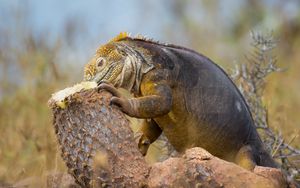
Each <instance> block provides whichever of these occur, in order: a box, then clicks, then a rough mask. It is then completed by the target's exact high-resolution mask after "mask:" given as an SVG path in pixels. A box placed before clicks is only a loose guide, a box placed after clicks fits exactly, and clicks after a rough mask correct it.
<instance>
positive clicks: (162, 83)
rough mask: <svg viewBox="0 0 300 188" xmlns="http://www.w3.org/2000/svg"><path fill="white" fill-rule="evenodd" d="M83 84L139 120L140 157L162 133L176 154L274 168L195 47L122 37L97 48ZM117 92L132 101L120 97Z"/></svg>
mask: <svg viewBox="0 0 300 188" xmlns="http://www.w3.org/2000/svg"><path fill="white" fill-rule="evenodd" d="M84 80H85V81H94V82H97V84H98V89H105V90H107V91H109V92H111V93H112V95H113V97H112V98H111V104H114V105H117V106H118V107H119V108H120V110H121V111H123V112H124V113H125V114H127V115H129V116H131V117H135V118H141V119H143V123H142V125H141V127H140V130H139V132H140V137H139V140H138V147H139V149H140V151H141V153H142V154H143V155H146V153H147V150H148V148H149V146H150V144H152V143H153V142H154V141H155V140H156V139H157V138H158V137H159V136H160V135H161V133H162V132H164V134H165V135H166V137H167V138H168V140H169V142H170V143H171V144H172V145H173V146H174V148H175V149H176V150H177V151H178V152H179V153H182V152H184V151H185V150H186V149H188V148H192V147H202V148H204V149H206V150H207V151H209V152H210V153H211V154H213V155H215V156H217V157H219V158H221V159H224V160H226V161H230V162H234V163H236V164H238V165H239V166H241V167H243V168H245V169H248V170H253V169H254V168H255V166H256V165H259V166H266V167H274V168H276V167H277V164H276V162H275V161H274V160H273V159H272V157H271V156H270V155H269V153H268V152H267V151H266V149H265V147H264V145H263V142H262V140H261V138H260V137H259V134H258V132H257V130H256V128H255V125H254V121H253V118H252V115H251V112H250V110H249V107H248V106H247V103H246V101H245V99H244V98H243V96H242V94H241V93H240V92H239V90H238V88H237V87H236V86H235V84H234V83H233V81H232V80H231V79H230V78H229V76H228V75H227V74H226V72H225V71H224V70H223V69H222V68H221V67H220V66H218V65H217V64H215V63H214V62H213V61H212V60H210V59H209V58H208V57H206V56H204V55H202V54H200V53H198V52H196V51H194V50H192V49H189V48H185V47H182V46H177V45H173V44H164V43H160V42H156V41H153V40H149V39H146V38H144V37H140V36H139V37H131V36H129V35H128V34H127V33H120V34H119V35H118V36H117V37H115V38H113V39H112V40H110V41H109V42H108V43H106V44H104V45H102V46H100V47H99V48H98V49H97V51H96V53H95V55H94V57H92V58H91V60H90V61H89V62H88V63H87V64H86V65H85V67H84ZM118 88H124V89H126V90H128V91H130V92H131V93H132V94H133V97H132V98H126V97H123V96H122V94H120V92H119V91H118Z"/></svg>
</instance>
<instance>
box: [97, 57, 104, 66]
mask: <svg viewBox="0 0 300 188" xmlns="http://www.w3.org/2000/svg"><path fill="white" fill-rule="evenodd" d="M104 62H105V59H103V58H102V57H99V58H98V59H97V60H96V65H97V67H101V66H102V65H103V64H104Z"/></svg>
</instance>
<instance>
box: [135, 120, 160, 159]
mask: <svg viewBox="0 0 300 188" xmlns="http://www.w3.org/2000/svg"><path fill="white" fill-rule="evenodd" d="M161 133H162V130H161V129H160V127H159V126H158V125H157V124H156V122H155V121H154V120H153V119H145V120H144V121H143V123H142V127H141V128H140V130H139V131H138V132H137V133H136V135H137V139H138V147H139V150H140V152H141V153H142V154H143V155H144V156H145V155H146V154H147V151H148V148H149V146H150V144H152V143H153V142H154V141H155V140H156V139H157V138H158V137H159V136H160V135H161Z"/></svg>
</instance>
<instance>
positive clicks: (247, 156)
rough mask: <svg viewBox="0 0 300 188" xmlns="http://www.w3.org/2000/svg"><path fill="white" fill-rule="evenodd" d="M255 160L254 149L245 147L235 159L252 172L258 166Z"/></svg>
mask: <svg viewBox="0 0 300 188" xmlns="http://www.w3.org/2000/svg"><path fill="white" fill-rule="evenodd" d="M255 158H256V157H255V153H254V150H253V149H252V147H251V146H249V145H245V146H243V147H241V149H240V150H239V151H238V153H237V155H236V157H235V163H236V164H238V165H239V166H241V167H243V168H245V169H247V170H251V171H252V170H253V169H254V168H255V166H256V165H257V164H256V159H255Z"/></svg>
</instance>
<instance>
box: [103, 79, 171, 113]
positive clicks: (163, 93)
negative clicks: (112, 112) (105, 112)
mask: <svg viewBox="0 0 300 188" xmlns="http://www.w3.org/2000/svg"><path fill="white" fill-rule="evenodd" d="M98 88H99V89H105V90H107V91H109V92H111V93H112V95H113V97H112V98H111V103H112V104H115V105H117V106H119V107H120V109H121V110H122V111H123V112H124V113H126V114H127V115H129V116H131V117H136V118H154V117H158V116H161V115H165V114H167V113H168V112H170V110H171V108H172V91H171V88H170V87H169V85H167V84H166V83H165V81H163V80H161V81H158V80H157V77H154V78H152V77H148V78H147V77H146V78H145V80H143V83H142V84H141V94H142V97H137V98H131V99H127V98H124V97H122V95H121V94H120V93H119V92H118V90H117V89H116V88H115V87H114V86H113V85H111V84H108V83H101V84H100V85H99V87H98Z"/></svg>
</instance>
